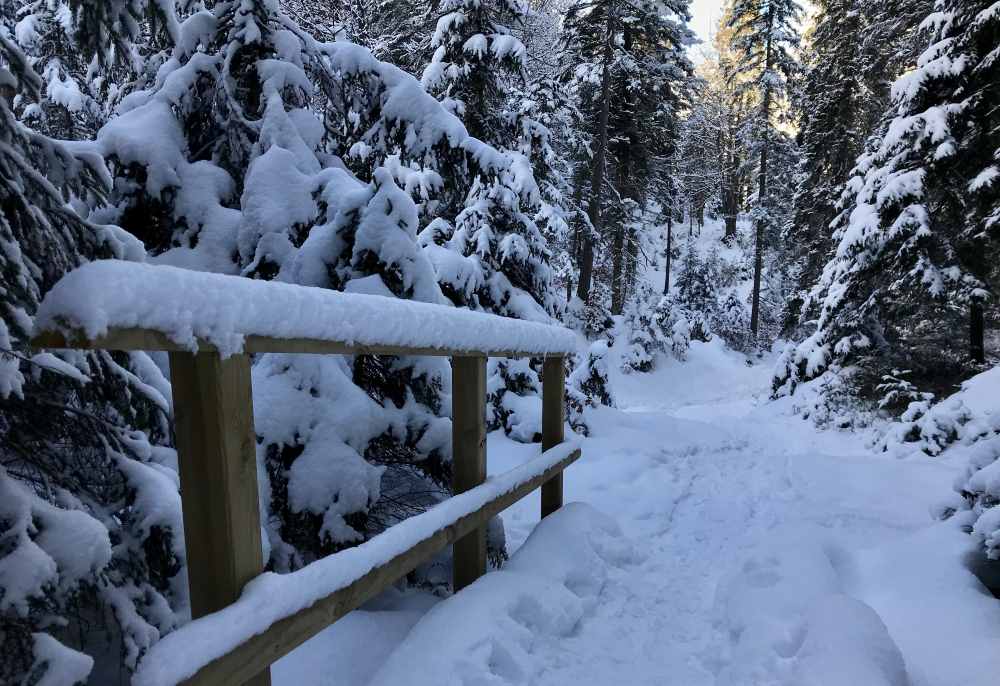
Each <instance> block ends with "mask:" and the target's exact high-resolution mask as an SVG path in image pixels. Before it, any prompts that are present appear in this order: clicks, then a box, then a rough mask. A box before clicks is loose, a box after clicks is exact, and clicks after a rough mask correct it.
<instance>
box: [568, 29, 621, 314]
mask: <svg viewBox="0 0 1000 686" xmlns="http://www.w3.org/2000/svg"><path fill="white" fill-rule="evenodd" d="M612 28H613V27H612V26H611V17H608V37H607V41H606V42H605V44H604V65H603V69H602V74H601V118H600V119H599V120H598V126H597V129H598V136H597V150H596V151H594V170H593V173H592V174H591V175H590V181H591V185H590V203H589V204H588V206H587V216H588V217H589V218H590V223H591V225H592V226H593V230H594V231H595V232H597V233H600V231H601V191H602V189H603V187H604V159H605V156H606V154H607V147H608V116H609V114H610V108H611V56H612V53H611V39H612V35H613V31H612ZM593 278H594V240H593V236H590V235H587V236H584V238H583V251H582V255H581V259H580V283H579V284H578V286H577V291H576V294H577V296H579V298H580V300H582V301H583V302H587V299H588V298H589V297H590V284H591V281H592V280H593Z"/></svg>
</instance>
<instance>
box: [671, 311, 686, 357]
mask: <svg viewBox="0 0 1000 686" xmlns="http://www.w3.org/2000/svg"><path fill="white" fill-rule="evenodd" d="M669 340H670V352H672V353H673V354H674V357H676V358H677V359H678V360H684V359H687V354H688V350H689V349H690V348H691V322H690V321H688V319H687V317H685V316H684V315H683V314H681V315H679V316H678V317H677V318H676V319H674V323H673V324H672V325H671V326H670V338H669Z"/></svg>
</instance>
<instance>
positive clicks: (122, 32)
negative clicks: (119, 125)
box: [4, 0, 179, 140]
mask: <svg viewBox="0 0 1000 686" xmlns="http://www.w3.org/2000/svg"><path fill="white" fill-rule="evenodd" d="M15 5H16V8H15ZM8 6H9V7H10V8H12V9H14V13H15V16H13V17H4V20H5V22H8V21H9V22H10V25H12V26H13V27H14V38H15V40H16V41H17V42H18V44H19V45H20V47H21V49H22V50H23V51H24V53H25V54H26V55H27V56H28V58H29V61H30V62H31V65H32V67H33V69H34V70H35V72H36V73H37V74H39V76H41V78H42V88H41V92H40V97H39V98H38V100H37V101H35V100H32V99H24V98H21V97H15V99H14V109H15V111H16V112H18V113H19V114H20V116H21V118H22V119H23V120H25V121H26V122H27V123H29V124H30V125H31V126H32V128H34V129H35V130H38V131H40V132H41V133H44V134H46V135H49V136H52V137H55V138H59V139H64V140H78V139H82V138H92V137H93V136H94V134H95V133H96V132H97V130H98V128H100V126H101V125H102V124H104V122H105V121H107V119H108V117H109V116H110V114H111V111H112V109H113V107H114V106H115V105H116V104H117V103H118V102H119V101H120V99H121V98H122V97H123V96H124V95H126V94H127V92H128V91H129V90H130V89H131V88H132V87H133V86H134V85H135V84H136V82H137V81H140V80H142V79H144V78H145V77H147V76H149V75H151V74H152V73H153V72H154V71H155V69H156V68H157V67H159V65H160V63H161V62H162V60H163V57H164V55H163V52H164V50H166V49H168V48H169V47H170V46H171V45H172V44H173V43H174V41H175V40H176V39H177V31H178V28H179V24H178V21H177V18H176V16H175V15H174V8H173V4H172V3H159V2H148V1H147V0H127V1H126V2H113V3H112V2H98V3H88V2H82V1H81V0H72V1H69V2H51V1H49V0H24V1H23V2H21V3H17V2H11V3H8Z"/></svg>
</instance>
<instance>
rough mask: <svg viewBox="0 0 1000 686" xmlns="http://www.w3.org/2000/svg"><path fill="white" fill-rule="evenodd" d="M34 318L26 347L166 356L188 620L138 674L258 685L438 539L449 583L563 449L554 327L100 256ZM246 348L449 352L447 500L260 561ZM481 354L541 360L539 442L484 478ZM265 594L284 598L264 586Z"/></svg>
mask: <svg viewBox="0 0 1000 686" xmlns="http://www.w3.org/2000/svg"><path fill="white" fill-rule="evenodd" d="M358 318H361V320H359V319H358ZM366 318H368V319H370V320H371V321H369V322H367V324H366V323H364V321H363V320H364V319H366ZM220 320H224V321H225V322H226V324H225V326H220V324H219V322H220ZM37 321H38V326H39V331H38V333H37V335H36V337H35V338H34V340H33V345H34V346H36V347H39V348H90V349H107V350H160V351H167V352H168V353H169V356H170V378H171V382H172V386H173V398H174V428H175V434H176V445H177V453H178V464H179V468H180V480H181V495H182V509H183V518H184V536H185V545H186V549H187V565H188V579H189V586H190V597H191V613H192V617H193V618H194V621H192V622H190V623H189V624H187V625H185V626H184V627H181V628H180V629H178V630H177V631H175V632H173V633H172V634H170V635H168V636H167V637H165V638H164V639H163V640H161V641H160V642H159V643H158V644H156V645H155V646H154V647H153V649H152V650H151V651H150V653H149V654H148V655H146V656H145V658H144V659H143V661H142V663H141V664H140V668H139V670H138V671H137V673H136V675H135V678H134V680H133V682H134V683H138V684H157V685H160V684H176V683H179V682H183V683H186V684H211V685H212V686H219V685H222V684H241V683H250V684H254V686H265V685H267V684H269V683H270V672H269V665H271V664H272V663H273V662H275V661H276V660H277V659H279V658H280V657H282V656H283V655H285V654H287V653H289V652H290V651H292V650H293V649H294V648H295V647H297V646H299V645H301V644H302V643H303V642H305V641H306V640H308V639H309V638H310V637H311V636H313V635H315V634H316V633H318V632H319V631H321V630H322V629H323V628H325V627H326V626H328V625H329V624H331V623H332V622H334V621H336V620H337V619H339V618H341V617H343V616H344V615H346V614H347V613H348V612H350V611H352V610H354V609H356V608H357V607H358V606H360V605H361V604H362V603H364V602H365V601H367V600H369V599H370V598H372V597H374V596H376V595H377V594H378V593H380V592H381V591H383V590H384V589H385V588H386V587H388V586H389V585H391V584H393V583H394V582H396V581H397V580H398V579H400V578H401V577H403V576H404V575H406V574H408V573H409V572H410V571H412V570H413V569H414V568H415V567H416V566H417V565H419V564H421V563H422V562H425V561H427V560H429V559H430V558H431V557H432V556H433V555H434V554H436V553H437V552H438V551H439V550H440V549H442V548H443V547H445V546H447V545H449V544H453V545H454V586H455V589H456V590H458V589H461V588H463V587H464V586H466V585H468V584H470V583H472V582H473V581H475V580H476V579H477V578H478V577H480V576H481V575H482V574H484V573H485V571H486V524H487V522H488V521H489V519H490V518H491V517H493V516H494V515H496V514H497V513H499V512H500V511H502V510H504V509H505V508H507V507H509V506H510V505H511V504H513V503H514V502H516V501H517V500H519V499H521V498H523V497H524V496H526V495H527V494H528V493H530V492H531V491H533V490H535V489H536V488H541V516H542V517H544V516H546V515H547V514H549V513H551V512H553V511H555V510H556V509H558V508H559V507H561V506H562V501H563V489H562V472H563V470H564V469H565V468H566V467H567V466H568V465H569V464H571V463H572V462H573V461H575V460H576V459H577V458H578V457H579V456H580V450H579V448H578V447H576V446H575V445H572V444H567V443H565V442H564V436H563V431H564V424H565V418H564V402H563V393H564V389H563V384H564V371H563V370H564V366H563V357H564V356H565V355H567V354H570V353H571V352H573V349H574V347H575V340H574V338H573V336H572V334H571V333H570V332H569V331H567V330H565V329H560V328H558V327H552V326H545V325H541V324H533V323H529V322H521V321H517V320H505V319H503V318H500V317H492V316H490V315H484V314H479V313H473V312H469V311H465V310H457V309H454V308H448V307H444V306H435V305H425V304H416V303H407V302H400V301H395V300H392V299H389V298H380V297H378V296H360V295H345V294H342V293H334V292H331V291H328V290H322V289H313V288H304V287H298V286H291V285H287V284H279V283H265V282H259V281H251V280H249V279H242V278H239V277H228V276H221V275H216V274H204V273H198V272H189V271H186V270H180V269H175V268H171V267H162V266H161V267H156V266H151V265H143V264H134V263H125V262H117V261H109V262H95V263H91V264H88V265H85V266H84V267H81V268H80V269H78V270H76V271H74V272H71V273H70V274H68V275H67V276H66V277H64V279H63V280H62V281H60V282H59V283H58V284H57V285H56V286H55V288H53V290H52V291H51V292H50V294H49V295H48V296H47V297H46V299H45V301H44V302H43V303H42V306H41V308H40V309H39V314H38V317H37ZM389 324H392V326H389ZM380 327H381V328H382V329H383V333H380V332H379V328H380ZM337 331H343V332H345V335H342V336H339V337H338V336H337V333H336V332H337ZM442 332H446V334H447V335H442ZM310 334H313V335H310ZM264 352H288V353H314V354H343V353H355V354H391V355H442V356H449V357H451V358H452V370H453V376H452V405H453V432H452V438H453V475H454V477H453V486H454V492H455V494H456V495H455V497H452V498H450V499H449V500H446V501H444V502H443V503H441V504H439V505H438V506H437V507H435V508H432V509H431V510H429V511H428V512H425V513H423V514H421V515H417V516H415V517H412V518H410V519H408V520H406V521H404V522H402V523H401V524H398V525H396V526H394V527H392V528H391V529H390V530H389V531H387V532H386V534H382V535H381V536H377V537H375V538H374V539H372V540H371V541H368V542H367V543H365V544H362V545H361V546H359V547H357V548H353V549H350V550H347V551H344V552H342V553H337V554H334V555H331V556H329V557H327V558H324V559H322V560H319V561H317V562H315V563H313V564H312V565H309V566H307V567H305V568H304V569H302V570H300V571H299V572H295V573H292V574H287V575H276V574H272V573H263V572H264V562H265V561H264V559H263V554H262V546H261V522H260V514H259V511H260V510H259V503H258V490H257V462H256V436H255V433H254V426H253V404H252V403H253V400H252V392H251V381H250V361H251V360H250V355H251V354H254V353H264ZM489 356H498V357H499V356H502V357H528V356H531V357H544V363H543V365H544V367H543V381H542V383H543V413H542V450H543V452H542V455H541V456H540V457H538V458H535V459H534V460H533V461H531V462H529V463H528V464H525V465H522V466H521V467H519V468H517V469H515V470H512V471H511V472H508V473H507V474H504V475H501V476H499V477H496V478H493V479H489V480H488V479H487V477H486V425H485V409H486V406H485V403H486V360H487V357H489ZM251 581H253V583H251V584H250V586H247V584H248V582H251ZM302 585H305V586H306V587H307V588H306V590H305V591H303V589H302V588H300V586H302ZM245 587H246V590H244V588H245ZM275 589H278V590H277V591H276V590H275ZM281 589H285V591H287V592H288V594H289V595H294V596H295V602H293V603H283V602H282V598H280V597H273V595H274V594H277V595H278V596H280V595H281V594H282V590H281ZM292 591H294V593H292ZM310 591H315V592H313V593H311V592H310ZM269 594H270V595H271V597H268V596H269Z"/></svg>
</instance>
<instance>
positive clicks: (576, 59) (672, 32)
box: [561, 0, 693, 312]
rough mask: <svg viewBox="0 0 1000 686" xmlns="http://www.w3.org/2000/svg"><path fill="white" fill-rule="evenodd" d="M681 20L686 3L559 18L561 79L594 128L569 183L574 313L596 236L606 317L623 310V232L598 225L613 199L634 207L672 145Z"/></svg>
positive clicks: (623, 3) (588, 4)
mask: <svg viewBox="0 0 1000 686" xmlns="http://www.w3.org/2000/svg"><path fill="white" fill-rule="evenodd" d="M688 18H689V13H688V3H687V0H671V1H670V2H665V3H662V2H661V3H651V2H646V1H645V0H584V1H581V2H577V3H574V4H573V5H571V6H570V7H569V9H568V11H567V14H566V17H565V20H564V22H563V40H562V54H561V61H562V64H563V76H562V78H563V80H564V81H567V82H569V83H570V84H571V85H572V87H573V88H574V89H575V90H576V91H577V92H578V94H579V95H578V97H579V103H580V104H579V106H580V109H581V110H582V111H585V112H587V113H588V114H589V115H590V116H591V117H593V121H594V122H595V124H596V126H595V127H594V129H593V130H592V132H591V135H592V145H591V150H590V153H591V156H590V157H589V164H587V165H586V166H585V170H584V173H583V174H580V175H579V177H578V179H577V183H578V184H580V186H579V187H580V188H581V193H580V195H581V197H583V196H584V193H583V192H582V190H583V188H587V189H589V190H587V192H586V194H585V195H586V196H587V198H586V202H587V215H588V220H587V223H586V225H585V226H583V227H581V229H582V230H581V232H580V233H581V235H580V249H579V265H580V268H579V271H580V277H579V280H578V287H577V296H578V297H579V298H580V300H581V301H582V302H584V303H588V302H589V299H590V291H591V286H592V283H593V279H594V248H595V244H597V243H598V241H601V240H602V239H604V237H605V235H604V234H605V233H608V234H610V237H611V256H612V260H613V264H612V266H611V285H612V291H613V297H612V310H613V311H616V312H620V310H621V307H622V304H623V302H624V298H623V295H624V293H625V290H626V289H625V288H623V287H622V276H623V275H624V274H625V273H626V270H625V269H624V264H625V255H626V254H627V247H626V245H627V242H626V240H625V227H624V226H623V225H622V224H620V223H612V222H609V221H607V220H608V219H610V218H611V217H612V216H614V215H615V213H616V212H619V211H620V208H614V207H613V205H614V204H615V203H616V202H620V200H618V199H619V198H621V199H622V200H631V201H632V202H634V203H637V204H639V205H642V204H643V201H644V196H645V191H646V188H645V187H643V186H642V185H641V183H642V182H641V179H643V178H646V177H649V176H651V175H655V171H656V169H657V167H658V164H657V163H658V162H659V160H662V159H666V158H669V156H670V154H671V151H672V149H673V147H674V146H675V145H676V137H677V129H678V124H677V115H678V111H679V110H680V106H679V105H680V103H681V102H682V97H683V94H684V93H685V90H686V88H687V82H688V80H689V79H690V76H691V73H692V70H693V69H692V66H691V64H690V62H689V61H688V59H687V56H686V54H685V52H684V50H685V47H686V46H687V45H688V44H689V43H690V42H692V40H693V39H692V34H691V33H690V31H689V30H688V29H687V27H686V26H685V23H686V21H687V20H688ZM612 101H614V102H615V107H614V108H613V110H612V106H611V104H612ZM611 164H614V165H615V167H616V168H615V169H613V170H612V169H610V168H609V167H610V165H611ZM627 214H628V213H627V212H625V213H620V214H619V215H618V216H627Z"/></svg>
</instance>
